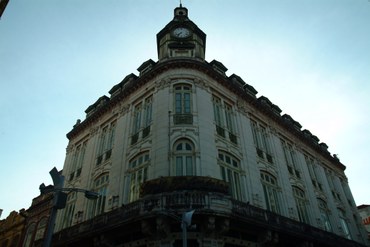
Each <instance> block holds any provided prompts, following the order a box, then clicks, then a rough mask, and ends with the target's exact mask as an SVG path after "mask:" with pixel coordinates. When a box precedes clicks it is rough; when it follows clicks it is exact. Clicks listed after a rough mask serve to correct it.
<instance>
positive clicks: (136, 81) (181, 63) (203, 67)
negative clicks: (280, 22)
mask: <svg viewBox="0 0 370 247" xmlns="http://www.w3.org/2000/svg"><path fill="white" fill-rule="evenodd" d="M176 68H189V69H195V70H199V71H201V72H203V73H205V74H206V75H208V76H210V77H212V78H213V79H214V80H216V81H217V82H219V83H220V84H222V85H223V86H225V87H226V88H228V89H229V90H231V91H232V92H234V93H235V94H237V95H238V96H240V97H241V98H242V99H244V100H245V101H246V102H248V103H250V104H251V105H252V106H253V107H255V108H257V109H258V110H259V111H261V113H263V114H264V115H265V116H267V117H268V118H270V119H272V120H274V121H275V122H276V123H278V124H279V125H280V126H281V127H282V128H283V129H286V130H288V131H289V132H290V133H293V134H294V135H295V136H296V137H297V138H299V139H300V140H301V141H303V142H304V143H306V144H307V145H308V146H310V147H311V148H312V149H314V150H315V151H317V152H319V153H321V154H322V155H323V156H324V157H326V158H327V159H328V160H330V161H331V162H332V163H334V164H335V165H336V166H337V168H339V169H341V170H343V171H344V170H345V169H346V167H345V166H344V165H343V164H342V163H341V162H340V161H339V159H338V158H337V156H336V155H334V156H332V155H331V154H330V152H329V151H328V146H327V145H326V144H325V143H323V142H321V143H319V139H318V138H317V137H316V136H315V135H312V134H311V132H310V131H308V130H301V128H302V126H301V125H300V123H299V122H297V121H295V120H294V119H293V118H292V117H291V116H289V115H288V114H283V115H281V114H280V113H281V110H280V108H279V107H278V106H276V105H274V104H273V103H271V101H270V100H268V98H266V97H265V96H260V97H259V98H257V97H256V94H257V91H256V90H255V89H254V88H253V87H252V86H250V85H248V84H246V83H245V82H244V81H243V80H242V79H241V78H240V77H239V76H237V75H235V74H233V75H231V76H230V77H227V76H226V75H225V74H221V73H220V72H219V71H217V70H216V69H215V68H214V67H213V66H212V64H210V63H208V62H204V61H199V60H197V59H189V58H176V59H168V60H166V61H161V62H157V63H156V64H155V65H154V66H153V67H152V69H151V70H150V71H148V72H146V73H144V74H143V75H141V76H140V77H137V76H133V74H130V78H132V79H131V80H127V79H126V78H127V77H128V76H126V77H125V79H126V80H125V79H124V80H123V81H125V83H119V84H117V85H115V86H113V88H112V89H111V90H110V91H109V93H111V97H110V98H108V97H107V98H108V99H109V100H106V101H104V103H103V104H100V105H99V104H98V106H99V107H98V108H97V109H95V110H94V112H93V113H91V114H89V115H88V116H87V117H86V119H85V120H84V121H82V122H81V123H79V124H76V125H75V126H74V128H73V129H72V130H71V131H70V132H69V133H68V134H67V138H68V139H72V138H73V137H74V136H76V135H77V134H78V133H80V132H81V131H82V130H84V129H85V128H86V127H88V126H90V125H91V124H93V123H94V122H96V121H97V119H98V118H100V116H102V115H104V114H105V113H106V112H107V111H109V110H111V109H112V108H114V107H115V106H116V105H117V104H118V103H119V102H121V100H123V99H124V98H126V97H128V96H129V95H130V94H131V93H133V92H135V91H136V90H137V89H139V88H140V87H142V86H143V85H145V84H146V83H147V82H149V81H151V80H152V79H153V78H155V77H156V76H158V75H160V74H162V73H163V72H165V71H167V70H169V69H176ZM126 81H127V82H126ZM113 89H115V90H113ZM115 91H117V92H118V93H115ZM96 105H97V103H96V102H95V103H94V104H93V105H92V106H96ZM89 108H90V107H89ZM89 108H88V109H89ZM90 109H91V108H90Z"/></svg>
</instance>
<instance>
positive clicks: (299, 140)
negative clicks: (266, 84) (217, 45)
mask: <svg viewBox="0 0 370 247" xmlns="http://www.w3.org/2000/svg"><path fill="white" fill-rule="evenodd" d="M157 42H158V44H157V47H158V56H159V61H158V62H154V61H152V60H148V61H146V62H144V63H143V64H142V65H141V66H140V67H139V68H138V71H139V75H138V76H136V75H134V74H130V75H128V76H127V77H125V78H124V79H123V81H122V82H121V83H119V84H117V85H115V86H114V87H113V88H112V89H111V90H110V91H109V93H110V96H109V97H108V96H102V97H101V98H99V99H98V100H97V101H96V102H95V103H94V104H92V105H91V106H89V107H88V108H87V110H86V111H85V112H86V119H85V120H83V121H80V120H78V121H77V123H76V125H75V126H74V127H73V129H72V130H71V131H70V132H69V133H68V134H67V137H68V139H69V144H68V146H67V153H66V159H65V164H64V167H63V175H64V176H65V178H66V182H65V187H67V188H85V189H89V190H94V191H96V192H99V193H100V194H101V197H100V198H99V199H98V200H96V201H89V200H87V199H86V198H84V197H83V195H82V194H78V193H70V194H69V195H68V199H67V206H66V208H65V209H63V210H61V211H60V212H59V213H58V217H57V225H56V232H57V233H56V234H55V236H54V243H55V246H67V245H68V246H91V245H97V246H103V245H104V246H107V245H109V246H127V247H128V246H181V229H180V228H179V226H180V223H179V220H178V219H179V217H180V216H181V214H182V213H184V212H186V211H188V210H190V209H195V210H196V211H195V213H194V221H195V222H196V224H197V227H196V228H194V229H193V228H191V229H189V234H188V243H189V245H190V246H204V247H206V246H225V247H227V246H362V244H366V234H365V231H364V229H363V226H362V224H361V221H360V217H359V215H358V212H357V209H356V206H355V203H354V200H353V197H352V194H351V191H350V188H349V185H348V182H347V178H346V175H345V173H344V170H345V166H344V165H343V164H342V163H341V162H340V161H339V159H338V158H337V157H336V156H332V155H331V154H330V153H329V152H328V150H327V149H328V146H327V145H326V144H325V143H323V142H320V141H319V139H318V138H317V137H316V136H315V135H313V134H312V133H311V132H310V131H308V130H301V127H302V126H301V125H300V124H299V123H298V122H297V121H295V120H294V119H293V118H292V117H291V116H289V115H287V114H285V115H281V110H280V109H279V107H278V106H277V105H275V104H273V103H272V102H270V100H269V99H268V98H266V97H264V96H260V97H257V96H256V95H257V91H256V90H255V89H254V88H253V87H252V86H251V85H248V84H246V83H245V82H244V81H243V80H242V79H241V78H240V77H239V76H237V75H235V74H233V75H231V76H227V75H226V73H225V72H226V71H227V68H226V67H225V66H224V65H223V64H222V63H220V62H218V61H216V60H213V61H211V62H207V61H205V60H204V57H205V56H204V55H205V42H206V40H205V34H204V33H203V32H202V31H201V30H200V29H199V28H198V27H197V26H196V25H195V24H194V23H193V22H192V21H190V20H189V18H188V11H187V9H186V8H183V7H181V6H180V7H179V8H176V9H175V15H174V19H173V20H172V21H171V22H170V23H169V24H167V25H166V26H165V27H164V29H162V30H161V31H160V32H159V33H158V35H157ZM171 178H174V179H171ZM185 178H186V179H185ZM183 179H185V180H184V181H188V183H185V184H186V185H187V186H185V187H184V186H182V184H183V182H181V181H183ZM153 181H156V183H153ZM168 181H171V182H168ZM214 181H218V182H214ZM163 183H165V184H167V183H169V184H170V185H171V186H169V188H172V189H166V191H162V190H159V189H158V188H163ZM209 183H211V184H218V185H215V188H217V186H221V185H220V184H222V183H225V184H226V185H227V186H228V189H227V190H226V191H223V192H215V191H212V190H209V186H208V187H207V186H205V184H209ZM148 184H150V186H148ZM221 187H222V186H221ZM145 188H146V189H145ZM148 188H151V189H148ZM146 190H149V191H151V193H148V192H147V191H146ZM153 191H154V192H153ZM180 219H181V218H180ZM180 221H181V220H180Z"/></svg>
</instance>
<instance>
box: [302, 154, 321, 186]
mask: <svg viewBox="0 0 370 247" xmlns="http://www.w3.org/2000/svg"><path fill="white" fill-rule="evenodd" d="M304 158H305V161H306V164H307V168H308V172H309V174H310V177H311V182H312V185H313V187H314V188H315V189H317V190H320V191H323V188H322V183H321V182H320V178H319V177H318V176H317V171H316V169H317V168H316V165H315V161H314V159H313V158H311V157H309V156H307V155H305V156H304Z"/></svg>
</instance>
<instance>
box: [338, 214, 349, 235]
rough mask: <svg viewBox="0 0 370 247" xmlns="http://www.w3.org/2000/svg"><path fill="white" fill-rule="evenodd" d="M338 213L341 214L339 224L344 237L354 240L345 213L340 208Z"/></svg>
mask: <svg viewBox="0 0 370 247" xmlns="http://www.w3.org/2000/svg"><path fill="white" fill-rule="evenodd" d="M338 212H339V222H340V226H341V228H342V231H343V236H344V237H346V238H348V239H352V237H351V233H350V231H349V227H348V223H347V218H346V214H345V212H344V211H343V210H342V209H340V208H338Z"/></svg>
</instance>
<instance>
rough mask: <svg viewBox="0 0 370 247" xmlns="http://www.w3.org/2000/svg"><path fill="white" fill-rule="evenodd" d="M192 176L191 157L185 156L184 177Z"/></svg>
mask: <svg viewBox="0 0 370 247" xmlns="http://www.w3.org/2000/svg"><path fill="white" fill-rule="evenodd" d="M192 175H193V157H191V156H186V176H192Z"/></svg>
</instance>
